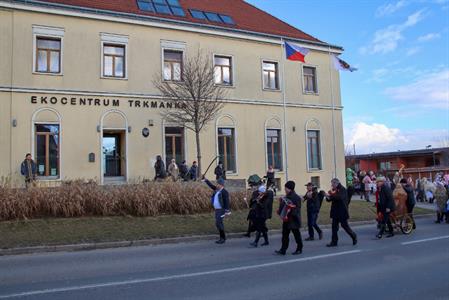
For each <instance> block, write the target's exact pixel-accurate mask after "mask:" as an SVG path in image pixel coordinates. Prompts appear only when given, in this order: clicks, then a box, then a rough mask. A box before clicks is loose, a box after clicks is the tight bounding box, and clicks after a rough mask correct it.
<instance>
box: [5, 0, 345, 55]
mask: <svg viewBox="0 0 449 300" xmlns="http://www.w3.org/2000/svg"><path fill="white" fill-rule="evenodd" d="M13 2H18V3H21V2H22V3H26V4H28V5H30V4H31V5H46V6H49V5H50V6H54V7H59V8H65V9H72V10H73V9H77V8H78V9H90V10H92V11H91V12H94V13H105V12H115V13H123V14H131V15H137V16H144V17H155V18H157V19H163V20H165V21H172V22H176V21H182V22H188V23H190V24H192V25H195V24H196V25H202V26H210V27H214V28H218V29H225V30H239V31H245V32H250V33H260V34H266V35H274V36H278V37H284V38H291V39H297V40H302V41H305V42H310V43H314V44H322V45H328V44H327V43H325V42H323V41H321V40H319V39H317V38H315V37H313V36H311V35H310V34H307V33H305V32H303V31H301V30H299V29H297V28H295V27H293V26H291V25H289V24H287V23H286V22H284V21H282V20H280V19H278V18H276V17H274V16H272V15H270V14H269V13H267V12H265V11H263V10H261V9H258V8H257V7H255V6H253V5H251V4H249V3H247V2H245V1H243V0H179V3H180V4H181V6H182V8H183V9H184V12H185V17H179V16H173V15H166V14H158V13H152V12H149V11H143V10H141V9H139V7H138V5H137V0H27V1H24V0H13ZM190 9H194V10H200V11H205V12H214V13H219V14H224V15H228V16H230V17H231V18H232V19H233V20H234V22H235V24H234V25H230V24H225V23H216V22H210V21H208V20H200V19H196V18H193V17H192V15H191V14H190V12H189V10H190ZM332 47H334V48H339V49H342V48H341V47H338V46H332Z"/></svg>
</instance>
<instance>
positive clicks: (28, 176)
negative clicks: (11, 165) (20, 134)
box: [20, 153, 37, 188]
mask: <svg viewBox="0 0 449 300" xmlns="http://www.w3.org/2000/svg"><path fill="white" fill-rule="evenodd" d="M20 173H21V174H22V176H25V187H26V188H29V187H31V186H34V185H35V183H36V174H37V166H36V163H35V162H34V160H33V159H32V158H31V154H30V153H27V155H25V159H24V160H23V162H22V164H21V165H20Z"/></svg>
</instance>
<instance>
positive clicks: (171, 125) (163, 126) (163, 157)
mask: <svg viewBox="0 0 449 300" xmlns="http://www.w3.org/2000/svg"><path fill="white" fill-rule="evenodd" d="M166 127H180V128H184V134H183V135H184V139H183V145H184V147H183V148H184V149H183V150H184V159H185V161H187V158H188V157H189V156H188V153H187V150H188V145H187V128H186V127H182V126H179V125H178V124H175V123H169V122H166V121H165V120H162V128H161V129H162V159H163V161H164V163H165V161H166V160H167V156H166V154H165V128H166ZM165 168H168V166H165Z"/></svg>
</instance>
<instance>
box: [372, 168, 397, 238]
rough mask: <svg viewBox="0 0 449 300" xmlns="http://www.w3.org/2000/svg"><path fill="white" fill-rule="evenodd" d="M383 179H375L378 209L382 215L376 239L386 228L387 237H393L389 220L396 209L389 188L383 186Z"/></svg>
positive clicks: (381, 177)
mask: <svg viewBox="0 0 449 300" xmlns="http://www.w3.org/2000/svg"><path fill="white" fill-rule="evenodd" d="M385 180H386V179H385V177H383V176H380V177H377V180H376V181H377V190H378V191H379V204H378V209H379V211H380V212H381V213H382V220H381V222H380V230H379V233H378V234H377V238H378V239H381V238H382V235H383V234H384V232H385V227H386V226H388V230H389V231H390V233H389V234H388V235H387V237H392V236H394V233H393V225H392V224H391V220H390V213H392V212H393V211H394V209H395V207H396V205H395V204H394V199H393V192H392V191H391V189H390V187H389V186H388V185H386V184H385Z"/></svg>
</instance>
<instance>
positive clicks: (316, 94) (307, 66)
mask: <svg viewBox="0 0 449 300" xmlns="http://www.w3.org/2000/svg"><path fill="white" fill-rule="evenodd" d="M304 68H314V69H315V86H316V92H310V91H306V83H305V81H304ZM301 82H302V93H303V94H304V95H314V96H319V95H320V89H319V85H318V65H311V64H303V65H302V66H301Z"/></svg>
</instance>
